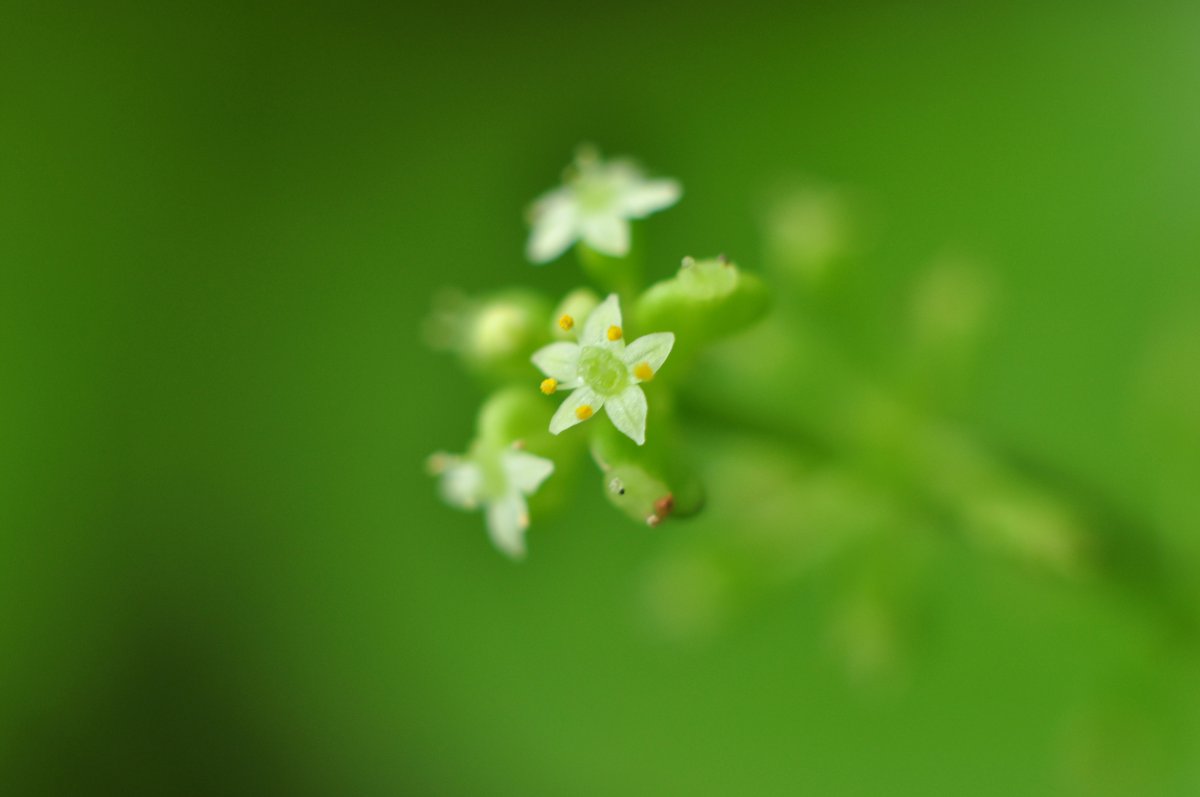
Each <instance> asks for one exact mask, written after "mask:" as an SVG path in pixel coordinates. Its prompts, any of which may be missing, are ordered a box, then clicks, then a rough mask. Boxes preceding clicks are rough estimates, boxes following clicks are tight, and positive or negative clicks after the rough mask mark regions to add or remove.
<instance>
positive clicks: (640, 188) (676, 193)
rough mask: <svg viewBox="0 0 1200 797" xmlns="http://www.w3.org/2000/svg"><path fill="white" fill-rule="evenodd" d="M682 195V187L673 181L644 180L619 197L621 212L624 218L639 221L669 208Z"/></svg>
mask: <svg viewBox="0 0 1200 797" xmlns="http://www.w3.org/2000/svg"><path fill="white" fill-rule="evenodd" d="M682 195H683V187H682V186H680V185H679V183H678V182H677V181H675V180H644V181H641V182H637V183H634V184H632V185H631V186H630V187H629V188H628V189H627V190H626V191H625V192H624V193H623V194H622V195H621V211H622V213H623V214H624V215H625V217H626V218H630V219H640V218H643V217H645V216H649V215H650V214H651V213H653V212H654V211H656V210H662V209H664V208H669V207H671V205H674V204H675V203H676V202H678V201H679V197H681V196H682Z"/></svg>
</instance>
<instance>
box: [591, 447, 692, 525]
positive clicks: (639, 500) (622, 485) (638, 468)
mask: <svg viewBox="0 0 1200 797" xmlns="http://www.w3.org/2000/svg"><path fill="white" fill-rule="evenodd" d="M668 449H670V450H677V447H676V446H669V445H668V446H664V445H658V446H649V445H648V446H644V447H641V446H636V445H633V444H632V443H631V442H630V441H629V439H628V438H626V437H623V436H621V435H620V434H616V433H615V432H614V430H612V429H610V428H608V427H606V426H601V427H599V428H598V429H597V430H596V432H595V433H594V434H593V435H592V457H593V459H595V460H596V463H597V464H598V465H599V466H600V470H601V471H602V472H603V476H602V478H603V480H604V495H605V497H606V498H607V499H608V501H609V503H611V504H612V505H613V506H615V507H616V508H617V509H619V510H621V511H622V512H623V513H625V514H626V515H628V516H629V517H630V518H632V519H633V520H635V521H637V522H639V523H645V524H646V525H648V526H650V527H652V528H653V527H656V526H658V525H659V524H660V523H662V522H663V521H664V520H666V519H667V518H669V517H687V516H690V515H694V514H695V513H697V512H699V511H700V509H701V507H702V506H703V505H704V488H703V486H702V485H701V483H700V480H699V479H698V478H697V477H696V475H695V474H694V473H692V472H691V471H690V470H689V469H687V468H686V467H685V466H683V465H682V464H680V463H674V462H667V461H665V459H664V457H663V456H662V455H661V453H660V452H664V451H666V450H668Z"/></svg>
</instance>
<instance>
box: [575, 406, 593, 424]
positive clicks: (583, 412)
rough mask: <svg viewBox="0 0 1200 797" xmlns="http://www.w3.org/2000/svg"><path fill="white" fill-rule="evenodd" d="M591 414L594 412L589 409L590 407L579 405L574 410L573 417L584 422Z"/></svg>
mask: <svg viewBox="0 0 1200 797" xmlns="http://www.w3.org/2000/svg"><path fill="white" fill-rule="evenodd" d="M593 412H594V410H593V409H592V408H591V406H590V405H588V404H580V405H579V406H578V407H576V408H575V417H576V418H578V419H579V420H581V421H586V420H587V419H588V418H590V417H592V413H593Z"/></svg>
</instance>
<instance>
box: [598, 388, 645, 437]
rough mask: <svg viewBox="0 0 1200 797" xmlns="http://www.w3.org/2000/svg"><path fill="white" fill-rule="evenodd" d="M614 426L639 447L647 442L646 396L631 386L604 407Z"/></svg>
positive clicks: (639, 389) (640, 390)
mask: <svg viewBox="0 0 1200 797" xmlns="http://www.w3.org/2000/svg"><path fill="white" fill-rule="evenodd" d="M604 411H605V412H607V413H608V417H609V418H611V419H612V422H613V426H615V427H617V430H618V431H620V432H621V433H622V434H624V435H626V436H627V437H628V438H629V439H630V440H632V441H633V442H635V443H637V444H638V445H639V446H640V445H642V444H643V443H645V442H646V394H645V393H644V392H643V391H642V389H641V388H640V387H638V386H637V385H630V386H629V387H627V388H625V389H624V390H623V391H621V393H619V394H618V395H616V396H613V397H612V398H610V399H609V400H608V403H607V404H605V405H604Z"/></svg>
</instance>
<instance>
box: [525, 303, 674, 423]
mask: <svg viewBox="0 0 1200 797" xmlns="http://www.w3.org/2000/svg"><path fill="white" fill-rule="evenodd" d="M561 320H562V321H563V325H564V327H566V328H569V327H571V326H574V319H570V318H568V317H566V316H564V317H563V319H561ZM674 345H675V335H674V334H673V333H671V332H654V333H652V334H649V335H643V336H642V337H640V338H638V339H637V340H635V341H634V342H633V343H630V344H629V345H628V346H626V345H625V334H624V332H623V331H622V330H621V305H620V303H619V302H618V300H617V295H616V294H612V295H610V296H609V297H608V298H607V299H605V300H604V301H603V302H601V303H600V305H599V306H597V307H596V309H595V310H593V311H592V312H591V314H590V315H588V318H587V322H586V323H585V324H584V325H583V331H582V332H580V333H579V343H578V344H576V343H568V342H566V341H562V342H559V343H551V344H550V345H549V346H544V347H542V348H541V349H538V350H537V351H536V352H534V355H533V364H534V365H536V366H537V367H538V368H540V369H541V371H542V373H544V374H545V375H546V379H545V380H544V381H543V382H542V392H543V393H545V394H547V395H549V394H551V393H554V392H556V391H558V390H571V391H573V392H572V393H571V395H570V396H568V397H567V400H566V401H564V402H563V403H562V406H560V407H559V408H558V411H557V412H555V413H554V417H553V418H551V419H550V432H551V433H552V434H558V433H560V432H562V431H563V430H565V429H569V428H571V427H572V426H575V425H576V424H578V423H582V422H583V421H586V420H587V419H588V418H590V417H592V416H593V415H595V414H596V412H597V411H598V410H599V409H600V408H601V407H603V408H604V409H605V410H606V411H607V412H608V417H609V418H610V419H612V422H613V425H614V426H616V427H617V429H619V430H620V431H621V432H622V433H624V434H626V435H628V436H629V438H630V439H632V440H633V441H634V442H635V443H637V444H638V445H639V446H640V445H642V444H643V443H645V442H646V394H645V393H644V392H643V391H642V388H641V387H640V384H641V383H642V382H649V381H650V380H651V379H653V378H654V375H655V374H656V373H658V369H659V368H661V367H662V364H663V363H664V362H665V361H666V359H667V355H669V354H670V353H671V347H672V346H674Z"/></svg>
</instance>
